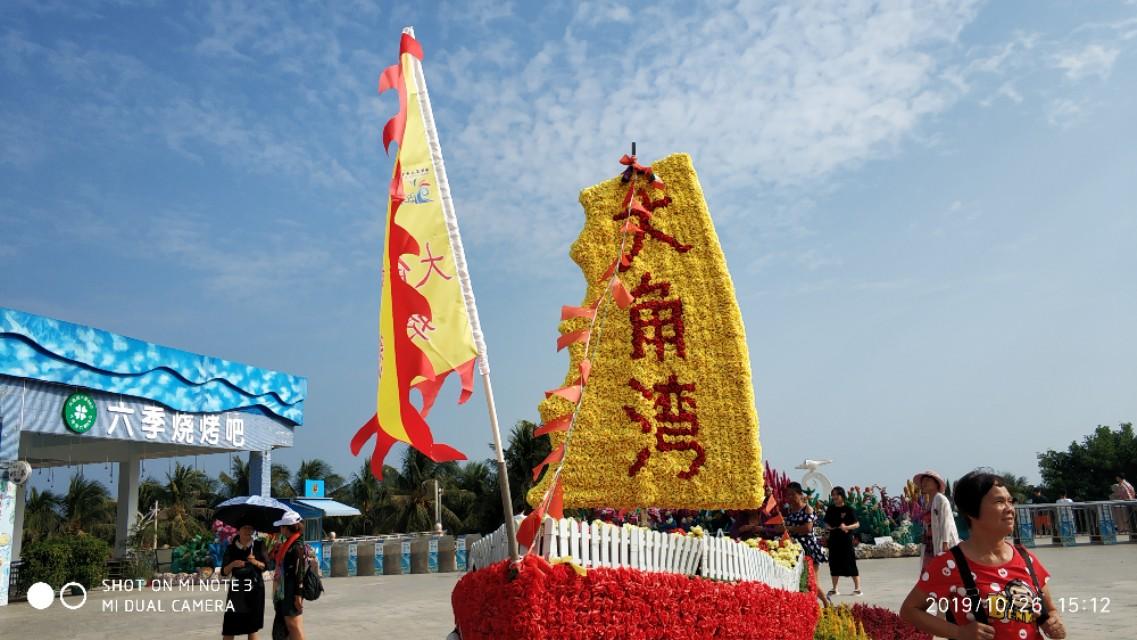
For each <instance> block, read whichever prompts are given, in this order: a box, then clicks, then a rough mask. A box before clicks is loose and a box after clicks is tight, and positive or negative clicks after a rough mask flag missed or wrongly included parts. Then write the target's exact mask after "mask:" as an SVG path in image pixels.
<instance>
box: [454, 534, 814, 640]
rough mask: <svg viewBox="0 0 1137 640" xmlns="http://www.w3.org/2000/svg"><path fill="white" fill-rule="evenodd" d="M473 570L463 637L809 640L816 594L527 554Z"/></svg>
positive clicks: (458, 595)
mask: <svg viewBox="0 0 1137 640" xmlns="http://www.w3.org/2000/svg"><path fill="white" fill-rule="evenodd" d="M510 571H511V569H510V567H509V561H508V560H506V561H504V562H501V563H498V564H495V565H492V566H490V567H487V568H485V569H481V570H478V571H474V572H472V573H468V574H466V575H465V576H463V577H462V579H461V580H459V581H458V584H457V585H456V586H455V587H454V592H453V595H452V596H451V600H452V602H453V606H454V617H455V621H456V623H457V626H458V629H459V632H460V633H461V635H462V638H463V640H553V639H557V640H574V639H580V640H586V639H587V640H592V639H594V638H613V639H615V638H619V639H624V638H629V639H637V640H638V639H648V638H650V639H658V640H662V639H664V638H691V637H700V638H712V637H713V638H724V639H732V638H737V639H739V640H742V639H746V640H763V639H769V640H808V639H809V638H812V637H813V629H814V626H815V625H816V624H817V619H818V616H819V615H820V607H819V606H818V603H817V600H816V598H815V597H814V596H813V594H812V593H799V592H791V591H785V590H782V589H775V588H773V587H770V586H768V585H765V584H762V583H756V582H745V583H720V582H714V581H711V580H703V579H702V578H689V577H685V576H678V575H673V574H665V573H647V572H643V571H635V570H631V569H589V570H588V571H587V573H586V574H585V575H580V574H578V573H577V572H576V571H574V570H573V568H572V567H571V566H569V565H567V564H558V565H555V566H553V565H550V564H549V563H548V562H546V561H545V560H544V559H542V558H540V557H537V556H533V555H529V556H526V557H525V559H524V560H523V561H522V564H521V566H520V567H519V571H518V572H517V574H516V576H512V577H511V575H510Z"/></svg>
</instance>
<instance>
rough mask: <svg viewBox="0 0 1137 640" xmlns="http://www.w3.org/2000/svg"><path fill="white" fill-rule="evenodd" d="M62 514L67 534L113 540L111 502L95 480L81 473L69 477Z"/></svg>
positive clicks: (108, 493) (106, 492)
mask: <svg viewBox="0 0 1137 640" xmlns="http://www.w3.org/2000/svg"><path fill="white" fill-rule="evenodd" d="M62 511H63V526H64V529H66V530H67V531H69V532H71V533H89V534H91V535H95V536H98V537H100V538H103V539H108V538H109V539H110V540H113V539H114V529H115V527H114V513H115V508H114V502H113V501H112V500H111V497H110V492H108V491H107V488H106V487H104V486H103V485H102V483H100V482H99V481H98V480H88V479H86V478H85V477H83V474H82V473H77V474H75V475H73V476H71V482H70V483H69V484H68V486H67V494H66V495H64V496H63V503H62Z"/></svg>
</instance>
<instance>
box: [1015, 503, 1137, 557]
mask: <svg viewBox="0 0 1137 640" xmlns="http://www.w3.org/2000/svg"><path fill="white" fill-rule="evenodd" d="M1015 515H1016V518H1015V532H1014V537H1015V538H1016V539H1018V540H1021V541H1022V543H1023V544H1024V545H1026V546H1028V547H1030V546H1035V545H1040V544H1050V545H1059V546H1066V547H1068V546H1073V545H1077V544H1117V543H1123V542H1137V500H1105V501H1095V502H1070V503H1062V504H1020V505H1015Z"/></svg>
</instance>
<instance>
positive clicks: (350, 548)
mask: <svg viewBox="0 0 1137 640" xmlns="http://www.w3.org/2000/svg"><path fill="white" fill-rule="evenodd" d="M347 575H349V576H357V575H359V543H357V542H349V543H347Z"/></svg>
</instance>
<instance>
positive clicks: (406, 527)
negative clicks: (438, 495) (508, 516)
mask: <svg viewBox="0 0 1137 640" xmlns="http://www.w3.org/2000/svg"><path fill="white" fill-rule="evenodd" d="M457 472H458V465H457V464H455V463H453V462H449V463H443V464H438V463H436V462H434V461H432V460H431V459H430V458H427V457H426V456H425V455H423V454H422V453H420V452H419V451H418V450H417V449H414V448H408V449H407V451H406V453H405V454H404V455H403V466H402V469H399V470H396V469H393V468H389V467H388V468H385V469H384V470H383V483H384V484H386V485H387V486H388V487H389V491H390V500H391V507H392V509H391V514H390V516H389V517H388V519H387V523H386V524H387V525H388V527H389V528H390V529H391V530H393V531H397V532H400V533H408V532H413V531H427V530H429V529H431V528H432V527H433V526H434V480H435V479H436V478H437V479H438V480H439V482H442V483H444V484H443V486H444V487H446V488H445V492H446V495H447V496H448V498H449V499H450V500H451V501H459V502H460V501H462V500H467V499H469V495H468V492H467V491H465V490H464V489H460V488H458V487H457V486H456V485H454V484H453V483H451V482H450V480H451V479H452V478H453V477H454V476H455V475H456V474H457ZM388 473H390V475H388ZM441 515H442V525H443V526H444V527H445V528H446V529H449V530H451V531H458V530H461V529H462V519H461V518H459V517H458V515H457V514H455V513H454V512H453V511H452V510H451V509H450V508H449V507H448V506H447V505H446V503H445V502H444V503H442V508H441Z"/></svg>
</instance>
